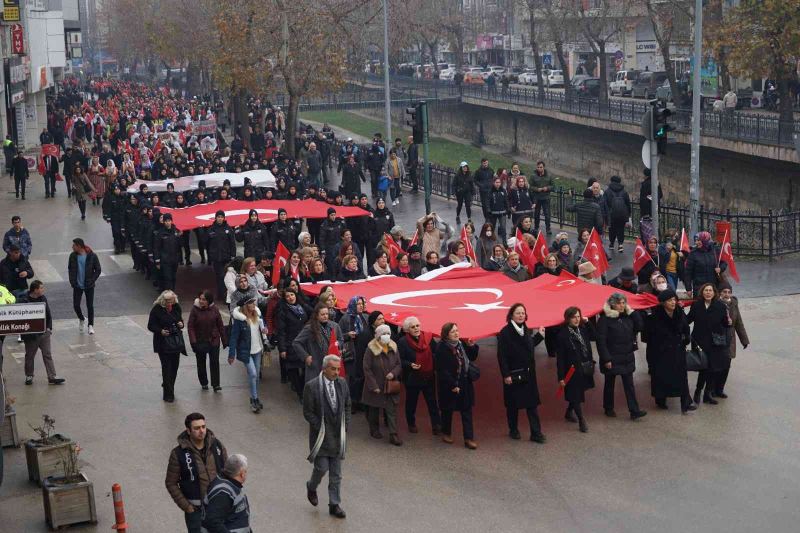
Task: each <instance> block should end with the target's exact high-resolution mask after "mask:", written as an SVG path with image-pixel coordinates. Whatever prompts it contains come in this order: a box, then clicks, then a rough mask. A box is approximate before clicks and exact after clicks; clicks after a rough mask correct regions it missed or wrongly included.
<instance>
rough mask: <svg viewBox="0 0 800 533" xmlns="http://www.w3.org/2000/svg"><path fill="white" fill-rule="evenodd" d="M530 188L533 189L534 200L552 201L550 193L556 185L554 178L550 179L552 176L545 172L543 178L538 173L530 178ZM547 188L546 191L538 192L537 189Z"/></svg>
mask: <svg viewBox="0 0 800 533" xmlns="http://www.w3.org/2000/svg"><path fill="white" fill-rule="evenodd" d="M528 186H529V187H530V189H531V195H532V198H533V199H534V200H536V201H537V202H538V201H539V200H549V199H550V191H552V190H553V187H555V183H554V182H553V178H552V177H550V174H548V173H547V171H546V170H545V171H544V174H542V175H541V176H540V175H539V174H537V173H536V172H534V173H533V174H531V175H530V177H529V178H528ZM545 187H547V190H546V191H537V189H541V188H545Z"/></svg>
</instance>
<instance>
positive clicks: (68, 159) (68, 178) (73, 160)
mask: <svg viewBox="0 0 800 533" xmlns="http://www.w3.org/2000/svg"><path fill="white" fill-rule="evenodd" d="M81 159H82V154H79V153H78V152H77V151H75V150H74V149H73V148H72V147H71V146H70V147H69V148H67V149H66V150H65V151H64V155H62V156H61V159H60V161H61V162H62V163H64V183H66V185H67V198H69V197H70V196H71V195H72V175H73V171H74V170H75V165H77V164H79V163H80V162H81Z"/></svg>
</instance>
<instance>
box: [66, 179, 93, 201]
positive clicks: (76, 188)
mask: <svg viewBox="0 0 800 533" xmlns="http://www.w3.org/2000/svg"><path fill="white" fill-rule="evenodd" d="M87 188H88V189H89V190H88V191H87V190H86V189H87ZM95 192H97V189H95V187H94V185H92V182H91V180H89V176H87V175H86V173H85V172H81V173H80V175H74V176H72V194H73V195H74V196H75V201H76V202H85V201H86V200H87V199H88V198H89V194H91V193H95Z"/></svg>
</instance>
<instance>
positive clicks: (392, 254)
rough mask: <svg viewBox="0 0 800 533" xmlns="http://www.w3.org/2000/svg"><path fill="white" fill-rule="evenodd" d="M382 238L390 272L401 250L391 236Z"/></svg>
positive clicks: (386, 234)
mask: <svg viewBox="0 0 800 533" xmlns="http://www.w3.org/2000/svg"><path fill="white" fill-rule="evenodd" d="M336 214H337V215H338V214H339V211H338V210H337V211H336ZM383 236H384V237H385V238H386V246H388V247H389V266H390V267H391V268H392V270H394V269H395V268H397V265H398V264H399V261H398V260H397V254H399V253H400V252H402V251H403V249H402V248H400V245H399V244H397V242H395V240H394V238H392V236H391V235H389V234H388V233H384V234H383ZM348 301H349V300H348Z"/></svg>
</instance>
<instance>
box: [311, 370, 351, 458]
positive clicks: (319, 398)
mask: <svg viewBox="0 0 800 533" xmlns="http://www.w3.org/2000/svg"><path fill="white" fill-rule="evenodd" d="M308 373H309V370H308V369H307V370H306V376H308ZM324 379H327V378H325V377H324V376H321V375H320V374H319V373H316V374H314V375H313V376H311V378H309V379H307V380H306V385H305V388H304V389H303V417H304V418H305V419H306V421H307V422H308V426H309V428H308V448H309V450H313V449H314V444H315V443H316V442H317V436H318V435H319V432H320V430H321V429H322V427H323V424H324V426H325V437H324V439H323V440H322V446H321V447H320V449H319V452H317V457H342V458H343V457H344V453H345V446H346V440H345V441H344V442H343V440H342V439H343V437H345V439H346V434H347V431H348V429H349V427H350V417H351V415H352V412H351V400H350V388H349V387H348V386H347V380H345V379H343V378H336V380H335V381H334V385H333V386H334V388H335V389H336V399H337V402H336V409H333V408H332V406H331V404H330V400H329V399H328V395H327V391H326V390H325V389H324V388H323V386H322V385H321V384H320V380H324ZM343 418H344V431H345V435H342V419H343Z"/></svg>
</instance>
